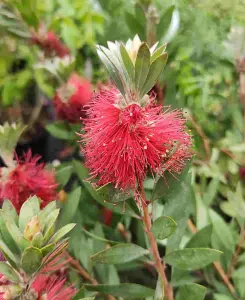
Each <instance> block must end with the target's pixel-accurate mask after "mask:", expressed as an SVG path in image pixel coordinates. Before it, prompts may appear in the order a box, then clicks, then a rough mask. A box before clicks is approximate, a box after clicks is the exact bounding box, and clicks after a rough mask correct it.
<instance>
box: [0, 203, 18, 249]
mask: <svg viewBox="0 0 245 300" xmlns="http://www.w3.org/2000/svg"><path fill="white" fill-rule="evenodd" d="M9 219H10V218H9V216H8V215H7V214H6V213H5V212H4V211H3V210H2V209H0V232H1V238H2V240H3V242H4V243H5V244H6V245H7V246H8V248H9V249H10V250H11V251H12V252H13V253H15V254H17V253H18V254H19V253H20V249H19V247H18V245H17V244H16V242H15V241H14V239H13V238H12V236H11V234H10V233H9V231H8V229H7V227H6V222H7V220H9Z"/></svg>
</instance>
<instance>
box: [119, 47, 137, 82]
mask: <svg viewBox="0 0 245 300" xmlns="http://www.w3.org/2000/svg"><path fill="white" fill-rule="evenodd" d="M120 53H121V57H122V61H123V64H124V66H125V68H126V70H127V73H128V76H129V77H130V79H131V81H132V82H134V65H133V62H132V60H131V58H130V56H129V55H128V52H127V50H126V48H125V46H124V45H123V44H121V45H120Z"/></svg>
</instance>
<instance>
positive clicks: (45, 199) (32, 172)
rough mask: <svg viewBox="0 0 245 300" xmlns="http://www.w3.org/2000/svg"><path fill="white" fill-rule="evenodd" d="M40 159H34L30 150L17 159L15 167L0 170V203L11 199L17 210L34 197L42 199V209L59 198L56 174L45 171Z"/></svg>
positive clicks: (36, 157)
mask: <svg viewBox="0 0 245 300" xmlns="http://www.w3.org/2000/svg"><path fill="white" fill-rule="evenodd" d="M39 160H40V157H39V156H34V157H32V154H31V151H30V150H29V151H28V152H27V153H26V154H25V155H24V157H23V159H20V158H18V157H17V159H16V161H15V165H14V166H12V167H9V168H0V201H1V202H2V201H4V200H5V199H9V200H10V201H11V202H12V203H13V205H14V206H15V208H16V210H17V211H19V210H20V208H21V206H22V204H23V203H24V202H25V201H26V200H27V199H28V198H29V197H30V196H33V195H36V196H38V197H40V198H41V199H42V202H41V207H45V206H46V205H47V204H48V203H49V202H50V201H53V200H55V199H56V198H57V193H56V187H57V184H56V181H55V174H54V173H53V172H52V171H50V170H45V169H44V167H45V165H44V164H43V163H39Z"/></svg>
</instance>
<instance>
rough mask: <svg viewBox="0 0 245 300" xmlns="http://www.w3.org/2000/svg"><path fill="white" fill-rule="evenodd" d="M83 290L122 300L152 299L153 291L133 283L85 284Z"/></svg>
mask: <svg viewBox="0 0 245 300" xmlns="http://www.w3.org/2000/svg"><path fill="white" fill-rule="evenodd" d="M84 286H85V288H86V289H87V290H89V291H97V292H100V293H103V294H110V295H113V296H115V297H123V298H126V297H128V298H141V299H143V298H146V297H153V296H154V290H152V289H150V288H148V287H145V286H143V285H139V284H134V283H122V284H116V285H108V284H98V285H91V284H85V285H84Z"/></svg>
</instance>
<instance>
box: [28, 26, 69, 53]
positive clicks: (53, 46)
mask: <svg viewBox="0 0 245 300" xmlns="http://www.w3.org/2000/svg"><path fill="white" fill-rule="evenodd" d="M31 42H32V44H34V45H38V46H39V47H40V48H41V49H42V50H43V52H44V54H45V56H58V57H65V56H67V55H69V54H70V51H69V49H68V48H67V47H66V46H65V45H64V44H63V43H62V42H61V41H60V40H59V38H58V37H57V35H56V34H55V33H54V32H53V31H48V32H47V31H46V29H45V28H44V26H42V25H41V26H40V27H39V30H38V32H34V33H33V34H32V37H31Z"/></svg>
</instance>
